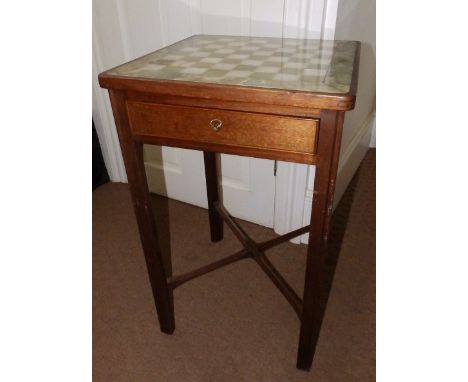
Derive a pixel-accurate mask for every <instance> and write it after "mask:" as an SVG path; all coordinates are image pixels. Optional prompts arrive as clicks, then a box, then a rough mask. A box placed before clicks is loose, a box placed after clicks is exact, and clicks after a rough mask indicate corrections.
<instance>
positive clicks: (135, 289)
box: [93, 150, 375, 382]
mask: <svg viewBox="0 0 468 382" xmlns="http://www.w3.org/2000/svg"><path fill="white" fill-rule="evenodd" d="M154 204H155V206H154V207H155V209H156V213H157V216H158V218H160V219H161V220H162V221H163V222H165V223H166V224H160V227H158V228H159V230H160V236H161V238H162V240H163V251H164V252H165V253H166V254H167V253H168V250H169V249H170V250H171V251H172V269H173V271H174V274H178V273H181V272H184V271H188V270H191V269H193V268H196V267H198V266H201V265H203V264H206V263H208V262H211V261H213V260H215V259H219V258H221V257H222V256H224V255H228V254H230V253H233V252H234V251H236V250H238V249H240V248H241V246H240V244H239V243H238V241H237V239H235V237H234V236H233V234H232V233H231V232H230V230H229V229H228V228H227V227H225V238H224V240H223V241H222V242H220V243H216V244H213V243H211V242H210V239H209V227H208V215H207V211H206V210H203V209H200V208H197V207H193V206H190V205H187V204H184V203H179V202H176V201H172V200H168V199H165V198H161V197H156V196H155V197H154ZM168 217H169V219H168ZM168 221H169V224H167V222H168ZM242 225H243V227H245V228H246V229H247V230H248V232H249V233H251V234H252V236H253V237H254V238H255V239H258V240H267V239H269V238H273V237H275V236H276V235H275V234H274V233H273V232H272V231H271V230H269V229H266V228H264V227H261V226H258V225H255V224H251V223H247V222H242ZM332 226H333V227H332V234H331V240H332V243H334V244H332V245H331V247H330V254H329V258H328V262H327V272H328V278H327V286H328V287H330V286H331V289H330V293H329V298H328V305H327V308H326V311H325V315H324V320H323V324H322V330H321V334H320V339H319V344H318V348H317V353H316V356H315V361H314V364H313V367H312V370H311V371H310V372H303V371H299V370H296V368H295V362H296V351H297V342H298V334H299V321H298V319H297V317H296V315H295V313H294V311H293V309H292V308H291V307H290V306H289V304H288V303H287V302H286V300H285V299H284V298H283V296H282V295H281V294H280V292H279V291H278V290H277V289H276V287H275V286H274V285H273V284H272V282H271V281H270V280H269V279H268V278H267V276H266V275H265V274H264V273H263V272H262V271H261V270H260V268H259V267H258V266H257V265H256V264H255V263H254V262H253V261H252V260H242V261H240V262H237V263H234V264H232V265H229V266H227V267H225V268H222V269H220V270H217V271H215V272H212V273H209V274H207V275H205V276H202V277H200V278H198V279H195V280H193V281H191V282H189V283H187V284H185V285H183V286H181V287H180V288H178V289H176V291H175V292H174V297H175V312H176V331H175V332H174V334H173V335H172V336H169V335H165V334H163V333H161V332H160V331H159V325H158V322H157V316H156V311H155V307H154V304H153V298H152V295H151V289H150V285H149V281H148V277H147V274H146V268H145V263H144V259H143V254H142V250H141V246H140V242H139V236H138V231H137V227H136V221H135V217H134V215H133V210H132V203H131V200H130V194H129V189H128V186H127V185H124V184H115V183H114V184H113V183H108V184H105V185H104V186H101V187H100V188H98V189H97V190H95V191H94V192H93V381H94V382H101V381H106V382H119V381H134V382H140V381H157V382H159V381H161V382H166V381H177V382H180V381H190V382H196V381H236V382H238V381H249V382H250V381H265V382H276V381H278V382H283V381H321V382H326V381H344V382H353V381H359V382H367V381H375V150H369V152H368V154H367V156H366V158H365V160H364V162H363V163H362V165H361V168H360V170H359V171H358V173H357V175H356V176H355V178H354V179H353V181H352V183H351V185H350V187H349V188H348V190H347V192H346V194H345V196H344V197H343V199H342V201H341V203H340V205H339V206H338V209H337V210H336V212H335V214H334V217H333V222H332ZM169 238H170V240H169ZM305 248H306V247H305V246H304V245H294V244H290V243H286V244H283V245H281V246H278V247H275V248H273V249H271V250H269V251H268V252H267V255H268V256H269V258H270V259H271V261H272V262H273V263H274V264H275V265H276V266H277V268H278V269H279V270H280V271H281V272H282V274H283V275H284V276H285V278H286V279H287V280H288V281H289V282H290V284H291V285H292V286H293V287H294V288H295V289H296V290H297V292H298V293H300V295H302V287H303V281H304V264H305V253H306V250H305ZM333 275H334V278H333ZM332 278H333V283H331V280H332Z"/></svg>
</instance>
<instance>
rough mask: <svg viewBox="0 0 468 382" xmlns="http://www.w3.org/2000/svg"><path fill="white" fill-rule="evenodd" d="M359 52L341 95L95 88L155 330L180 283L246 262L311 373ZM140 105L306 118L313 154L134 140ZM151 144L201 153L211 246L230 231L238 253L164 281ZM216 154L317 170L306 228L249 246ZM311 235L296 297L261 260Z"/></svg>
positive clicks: (170, 328) (114, 79)
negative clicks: (229, 204) (107, 103)
mask: <svg viewBox="0 0 468 382" xmlns="http://www.w3.org/2000/svg"><path fill="white" fill-rule="evenodd" d="M358 64H359V49H358V52H357V54H356V59H355V63H354V69H353V81H352V86H351V90H350V92H349V93H347V94H342V95H341V94H340V95H336V94H320V93H307V92H293V91H285V90H281V89H260V88H249V87H241V86H223V85H215V84H205V83H188V82H182V81H164V80H147V79H142V78H136V79H135V78H125V77H119V76H115V75H107V74H106V73H103V74H101V75H100V76H99V81H100V84H101V86H103V87H105V88H108V89H109V93H110V98H111V103H112V108H113V112H114V119H115V123H116V126H117V131H118V135H119V140H120V145H121V148H122V153H123V158H124V162H125V167H126V170H127V176H128V182H129V186H130V191H131V195H132V200H133V205H134V210H135V214H136V218H137V222H138V228H139V232H140V238H141V243H142V247H143V252H144V256H145V260H146V266H147V270H148V275H149V279H150V282H151V287H152V291H153V296H154V301H155V304H156V310H157V314H158V318H159V323H160V328H161V331H162V332H164V333H167V334H171V333H173V332H174V330H175V319H174V302H173V290H174V289H175V288H176V287H178V286H180V285H181V284H183V283H185V282H187V281H189V280H191V279H193V278H195V277H198V276H201V275H203V274H206V273H208V272H211V271H213V270H215V269H218V268H220V267H223V266H226V265H228V264H231V263H233V262H235V261H238V260H241V259H245V258H252V259H253V260H254V261H255V262H256V263H257V264H259V265H260V267H261V268H262V269H263V271H265V273H266V274H267V275H268V277H269V278H270V279H271V280H272V281H273V282H274V284H275V285H276V287H277V288H278V289H279V290H280V291H281V293H282V294H283V295H284V296H285V297H286V299H287V300H288V302H289V303H290V304H291V305H292V307H293V309H294V310H295V312H296V313H297V315H298V317H299V319H300V321H301V329H300V335H299V346H298V355H297V368H299V369H302V370H309V369H310V367H311V364H312V360H313V356H314V353H315V348H316V345H317V341H318V337H319V331H320V326H321V320H322V317H321V311H320V309H319V305H320V304H319V301H320V296H321V292H322V291H321V289H320V284H321V282H320V281H321V276H322V269H323V265H324V258H325V254H326V247H327V239H328V232H329V227H330V218H331V214H332V207H333V195H334V189H335V183H336V175H337V168H338V159H339V151H340V143H341V133H342V127H343V121H344V113H345V111H347V110H351V109H352V108H353V107H354V103H355V94H356V88H357V73H358ZM131 102H141V103H145V104H149V105H152V104H157V105H178V106H187V107H193V108H202V109H209V110H219V111H226V110H231V111H237V112H243V113H256V114H259V115H273V116H275V115H276V116H288V117H294V118H309V119H313V120H315V121H317V123H318V126H319V127H318V137H317V141H316V149H315V152H314V153H298V152H291V151H285V150H278V149H265V150H262V149H258V148H252V147H245V146H230V145H227V146H226V145H223V144H218V143H217V142H208V143H207V142H203V141H198V140H197V139H194V138H193V137H191V138H187V139H174V138H170V137H169V138H168V137H167V136H157V135H145V134H139V133H135V130H134V129H133V128H132V123H133V122H132V121H131V118H130V116H129V104H130V103H131ZM144 143H146V144H157V145H166V146H172V147H182V148H190V149H197V150H202V151H203V152H204V161H205V174H206V186H207V196H208V207H209V211H208V212H209V222H210V233H211V240H212V241H220V240H222V238H223V222H226V224H227V225H228V226H229V228H231V229H232V231H233V232H234V234H235V235H236V237H237V238H238V239H239V240H240V242H241V243H242V245H243V247H244V248H243V249H242V250H241V251H239V252H237V253H235V254H233V255H230V256H228V257H226V258H224V259H221V260H218V261H215V262H213V263H211V264H208V265H206V266H204V267H202V268H200V269H197V270H194V271H191V272H188V273H185V274H182V275H176V276H171V277H169V276H168V275H167V274H166V272H165V270H164V266H163V262H162V257H161V251H160V248H159V242H158V237H157V233H156V223H155V218H154V216H153V210H152V206H151V199H150V193H149V190H148V184H147V180H146V174H145V168H144V163H143V144H144ZM215 152H222V153H229V154H237V155H244V156H253V157H259V158H268V159H276V160H285V161H292V162H299V163H307V164H315V165H316V170H315V183H314V191H313V202H312V211H313V213H312V216H311V222H310V225H308V226H306V227H303V228H300V229H298V230H295V231H293V232H290V233H288V234H286V235H283V236H281V237H278V238H275V239H273V240H269V241H266V242H262V243H255V242H254V241H253V240H252V239H251V238H250V237H249V236H248V235H247V234H246V233H245V232H244V230H243V229H242V228H241V227H240V226H239V225H238V224H237V223H236V221H235V220H234V219H233V218H232V217H231V216H230V215H229V213H228V212H227V211H226V210H225V208H224V207H223V205H222V203H221V201H220V200H219V192H218V188H219V179H218V171H217V160H216V155H215ZM306 232H308V233H309V244H308V250H307V265H306V270H305V282H304V294H303V298H302V300H301V298H300V297H299V296H298V295H297V294H296V292H295V291H294V290H293V289H292V288H291V287H290V286H289V285H288V283H287V282H286V281H285V280H284V278H283V277H282V276H281V275H280V274H279V272H278V271H277V270H276V269H275V268H274V266H273V265H272V264H271V262H270V261H269V260H268V259H267V257H266V256H265V253H264V252H265V251H266V250H267V249H269V248H271V247H273V246H275V245H277V244H279V243H281V242H284V241H286V240H289V239H291V238H293V237H296V236H298V235H301V234H304V233H306Z"/></svg>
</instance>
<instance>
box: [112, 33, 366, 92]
mask: <svg viewBox="0 0 468 382" xmlns="http://www.w3.org/2000/svg"><path fill="white" fill-rule="evenodd" d="M358 48H359V42H357V41H332V40H304V39H289V38H284V39H283V38H271V37H240V36H211V35H196V36H192V37H189V38H187V39H185V40H182V41H180V42H178V43H176V44H173V45H170V46H168V47H166V48H163V49H160V50H157V51H155V52H153V53H150V54H148V55H146V56H143V57H141V58H138V59H136V60H134V61H131V62H129V63H126V64H124V65H121V66H118V67H116V68H114V69H111V70H109V71H107V72H106V74H107V75H111V76H113V75H115V76H123V77H131V78H143V79H150V80H175V81H188V82H199V83H200V82H201V83H211V84H226V85H238V86H248V87H260V88H270V89H287V90H296V91H307V92H318V93H330V94H347V93H349V92H350V91H351V86H352V78H353V70H354V61H355V56H356V53H357V50H358Z"/></svg>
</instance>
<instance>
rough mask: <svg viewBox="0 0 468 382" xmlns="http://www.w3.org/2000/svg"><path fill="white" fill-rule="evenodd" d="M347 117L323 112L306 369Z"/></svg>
mask: <svg viewBox="0 0 468 382" xmlns="http://www.w3.org/2000/svg"><path fill="white" fill-rule="evenodd" d="M343 118H344V114H343V113H339V112H335V111H323V112H322V113H321V119H320V130H319V140H318V141H319V145H318V148H317V151H318V153H317V154H318V158H320V159H319V162H318V163H317V164H316V169H315V182H314V195H313V201H312V217H311V222H310V231H309V245H308V249H307V265H306V275H305V283H304V296H303V306H302V318H301V331H300V336H299V349H298V354H297V368H298V369H302V370H309V369H310V367H311V365H312V360H313V358H314V354H315V349H316V346H317V342H318V337H319V332H320V326H321V322H322V313H323V309H322V306H321V301H322V295H321V294H322V292H323V291H322V290H321V281H322V280H321V277H322V276H323V269H324V263H325V253H326V244H327V239H328V230H329V226H330V218H331V214H332V208H333V195H334V191H335V182H336V173H337V169H338V158H339V148H340V144H341V131H342V126H343Z"/></svg>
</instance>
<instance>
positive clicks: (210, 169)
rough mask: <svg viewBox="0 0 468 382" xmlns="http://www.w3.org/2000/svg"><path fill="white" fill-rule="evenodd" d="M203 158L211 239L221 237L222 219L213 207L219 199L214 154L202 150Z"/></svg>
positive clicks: (220, 238) (217, 239)
mask: <svg viewBox="0 0 468 382" xmlns="http://www.w3.org/2000/svg"><path fill="white" fill-rule="evenodd" d="M203 157H204V160H205V177H206V194H207V197H208V214H209V219H210V233H211V241H214V242H215V241H220V240H222V239H223V219H222V218H221V216H219V213H218V211H217V210H216V208H215V203H216V202H218V201H219V182H218V171H217V166H216V154H215V153H212V152H208V151H204V152H203Z"/></svg>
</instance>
